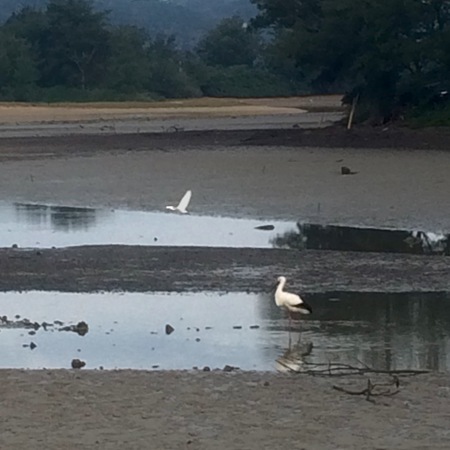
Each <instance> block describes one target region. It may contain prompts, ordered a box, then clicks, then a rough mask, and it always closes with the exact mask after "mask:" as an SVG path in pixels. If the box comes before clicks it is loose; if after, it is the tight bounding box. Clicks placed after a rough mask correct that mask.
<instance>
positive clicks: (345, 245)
mask: <svg viewBox="0 0 450 450" xmlns="http://www.w3.org/2000/svg"><path fill="white" fill-rule="evenodd" d="M297 229H298V231H289V232H287V233H284V234H281V235H278V236H277V237H276V238H274V239H273V240H272V245H273V246H274V247H284V248H286V247H287V248H292V249H298V250H303V249H317V250H338V251H365V252H391V253H412V254H434V253H436V254H445V255H450V235H448V234H436V233H429V232H424V231H407V230H389V229H377V228H360V227H347V226H338V225H319V224H310V223H307V224H300V223H299V224H297Z"/></svg>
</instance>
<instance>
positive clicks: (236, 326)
mask: <svg viewBox="0 0 450 450" xmlns="http://www.w3.org/2000/svg"><path fill="white" fill-rule="evenodd" d="M233 329H235V330H241V329H242V326H241V325H235V326H234V327H233Z"/></svg>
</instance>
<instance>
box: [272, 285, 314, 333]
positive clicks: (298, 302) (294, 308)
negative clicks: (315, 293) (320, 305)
mask: <svg viewBox="0 0 450 450" xmlns="http://www.w3.org/2000/svg"><path fill="white" fill-rule="evenodd" d="M285 284H286V277H278V279H277V289H276V291H275V303H276V305H277V306H278V307H279V308H284V309H287V311H288V314H289V330H290V328H291V313H300V314H311V313H312V308H311V306H309V305H308V303H306V302H305V301H303V300H302V298H301V297H300V296H299V295H297V294H292V293H290V292H285V291H283V289H284V285H285Z"/></svg>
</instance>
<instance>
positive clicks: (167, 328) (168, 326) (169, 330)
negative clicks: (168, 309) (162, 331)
mask: <svg viewBox="0 0 450 450" xmlns="http://www.w3.org/2000/svg"><path fill="white" fill-rule="evenodd" d="M174 331H175V328H174V327H173V326H172V325H170V324H167V325H166V334H172V333H173V332H174Z"/></svg>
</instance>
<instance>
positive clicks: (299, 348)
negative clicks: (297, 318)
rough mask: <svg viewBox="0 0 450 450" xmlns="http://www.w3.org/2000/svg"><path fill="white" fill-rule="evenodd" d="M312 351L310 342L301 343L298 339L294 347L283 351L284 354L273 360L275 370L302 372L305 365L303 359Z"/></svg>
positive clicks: (290, 346) (291, 346)
mask: <svg viewBox="0 0 450 450" xmlns="http://www.w3.org/2000/svg"><path fill="white" fill-rule="evenodd" d="M312 349H313V343H312V342H301V340H300V333H299V339H298V341H297V342H296V343H295V344H294V345H289V347H288V348H287V349H286V350H285V351H284V353H283V354H282V355H281V356H279V357H278V358H277V359H276V360H275V368H276V370H277V371H278V372H302V370H303V366H304V364H305V357H306V356H309V355H310V354H311V352H312Z"/></svg>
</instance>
